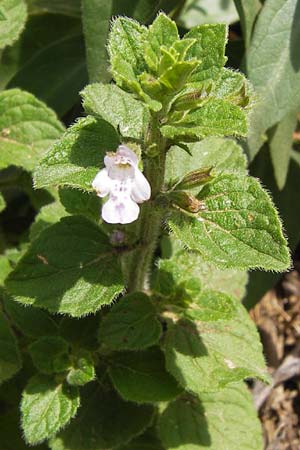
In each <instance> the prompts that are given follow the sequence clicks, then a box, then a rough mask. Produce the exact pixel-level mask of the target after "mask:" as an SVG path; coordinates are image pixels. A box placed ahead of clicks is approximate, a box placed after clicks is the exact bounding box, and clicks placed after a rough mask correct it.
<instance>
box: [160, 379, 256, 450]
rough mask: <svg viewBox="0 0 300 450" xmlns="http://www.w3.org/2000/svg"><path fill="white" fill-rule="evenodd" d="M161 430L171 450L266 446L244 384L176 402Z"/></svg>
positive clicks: (166, 412) (236, 449)
mask: <svg viewBox="0 0 300 450" xmlns="http://www.w3.org/2000/svg"><path fill="white" fill-rule="evenodd" d="M158 427H159V435H160V437H161V440H162V442H163V444H164V446H165V448H168V449H170V450H173V449H174V450H175V449H176V450H205V449H210V450H221V449H222V450H260V449H262V446H263V444H262V436H261V426H260V422H259V420H258V418H257V415H256V411H255V409H254V406H253V402H252V398H251V395H250V393H249V392H248V389H247V388H246V386H244V385H243V384H235V385H233V386H232V387H230V388H226V389H223V390H222V391H220V392H217V393H213V394H202V395H201V396H200V397H199V399H197V398H194V397H191V396H184V397H182V398H179V399H177V400H175V401H174V402H172V403H170V404H169V405H168V406H167V407H166V408H165V409H164V411H163V412H162V414H161V416H160V418H159V424H158Z"/></svg>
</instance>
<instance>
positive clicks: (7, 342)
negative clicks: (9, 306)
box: [0, 311, 21, 384]
mask: <svg viewBox="0 0 300 450" xmlns="http://www.w3.org/2000/svg"><path fill="white" fill-rule="evenodd" d="M0 342H1V346H0V384H1V383H2V382H3V381H5V380H8V379H9V378H11V377H12V376H13V375H14V374H15V373H16V372H18V370H20V369H21V357H20V353H19V349H18V345H17V340H16V338H15V336H14V335H13V333H12V331H11V329H10V326H9V324H8V321H7V320H6V318H5V316H4V314H3V313H2V312H1V311H0Z"/></svg>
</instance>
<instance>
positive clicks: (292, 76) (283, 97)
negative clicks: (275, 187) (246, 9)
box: [247, 0, 300, 159]
mask: <svg viewBox="0 0 300 450" xmlns="http://www.w3.org/2000/svg"><path fill="white" fill-rule="evenodd" d="M299 20H300V8H299V2H298V1H297V0H267V1H266V2H265V3H264V6H263V8H262V11H261V13H260V15H259V18H258V20H257V23H256V26H255V29H254V34H253V40H252V43H251V46H250V49H249V53H248V57H247V69H248V76H249V78H250V81H251V82H252V83H253V85H254V88H255V90H256V92H257V94H258V95H259V96H260V98H259V101H258V102H257V105H256V107H255V108H254V110H253V113H252V115H251V127H250V134H249V139H248V146H249V154H250V157H251V159H252V158H253V157H254V156H255V154H256V153H257V151H258V150H259V148H260V147H261V145H262V143H263V134H264V132H265V131H266V130H267V129H268V128H270V127H272V126H273V125H275V124H276V123H278V122H279V121H280V120H281V119H282V118H283V117H284V116H285V115H286V114H287V113H288V112H289V111H291V110H295V109H297V108H298V107H299V104H300V90H299V83H300V70H299V69H300V53H299V39H300V28H299V26H298V23H299Z"/></svg>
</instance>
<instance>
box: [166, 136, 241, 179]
mask: <svg viewBox="0 0 300 450" xmlns="http://www.w3.org/2000/svg"><path fill="white" fill-rule="evenodd" d="M189 152H190V155H189V154H188V153H187V152H184V151H183V150H182V149H181V148H179V147H176V146H174V147H171V149H170V151H169V152H168V154H167V163H166V180H167V181H168V182H172V181H175V180H176V179H180V178H183V177H184V176H185V175H186V174H187V173H188V172H192V171H194V170H195V169H200V168H204V167H212V168H213V171H212V174H213V175H219V174H221V173H241V174H246V173H247V159H246V157H245V155H244V153H243V150H242V148H241V147H240V146H239V145H237V143H236V142H235V141H234V140H232V139H223V138H218V137H209V138H205V139H203V140H202V141H200V142H196V143H195V144H190V145H189Z"/></svg>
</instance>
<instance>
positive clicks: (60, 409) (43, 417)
mask: <svg viewBox="0 0 300 450" xmlns="http://www.w3.org/2000/svg"><path fill="white" fill-rule="evenodd" d="M78 407H79V393H78V390H77V388H76V387H73V386H68V385H67V384H61V383H57V382H56V381H55V380H54V379H52V378H50V377H47V376H43V375H36V376H35V377H33V378H31V379H30V381H29V383H28V384H27V386H26V388H25V391H24V392H23V397H22V403H21V412H22V428H23V431H24V436H25V440H26V442H28V444H31V445H34V444H37V443H39V442H42V441H43V440H45V439H48V438H50V437H51V436H53V435H54V434H56V433H57V432H58V431H59V430H60V429H61V428H62V427H64V426H65V425H66V424H67V423H68V422H69V421H70V419H71V418H72V417H73V416H74V415H75V414H76V411H77V409H78Z"/></svg>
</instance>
